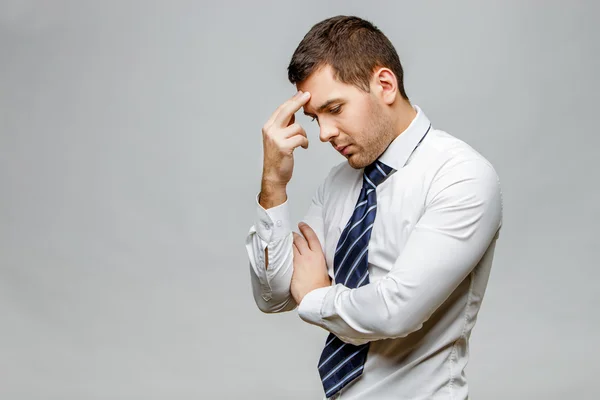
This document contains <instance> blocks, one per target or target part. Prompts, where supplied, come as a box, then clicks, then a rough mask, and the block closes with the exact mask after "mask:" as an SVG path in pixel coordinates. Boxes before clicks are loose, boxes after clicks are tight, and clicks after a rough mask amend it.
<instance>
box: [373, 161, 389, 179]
mask: <svg viewBox="0 0 600 400" xmlns="http://www.w3.org/2000/svg"><path fill="white" fill-rule="evenodd" d="M375 166H376V167H377V169H378V170H379V171H380V172H381V175H383V177H384V178H387V174H386V173H385V172H384V171H383V170H382V169H381V167H380V166H379V163H376V164H375Z"/></svg>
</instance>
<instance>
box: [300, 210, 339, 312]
mask: <svg viewBox="0 0 600 400" xmlns="http://www.w3.org/2000/svg"><path fill="white" fill-rule="evenodd" d="M298 227H299V228H300V232H302V235H299V234H298V233H296V232H292V233H293V234H294V243H293V246H292V247H293V248H294V273H293V275H292V282H291V285H290V292H291V293H292V297H294V300H296V304H300V302H301V301H302V299H303V298H304V296H306V294H307V293H308V292H311V291H312V290H314V289H318V288H322V287H326V286H331V279H330V278H329V274H328V273H327V262H326V261H325V255H324V254H323V250H322V248H321V242H320V241H319V238H318V237H317V234H316V233H315V231H313V229H312V228H311V227H310V226H308V225H307V224H305V223H303V222H301V223H299V224H298Z"/></svg>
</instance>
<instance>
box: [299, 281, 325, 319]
mask: <svg viewBox="0 0 600 400" xmlns="http://www.w3.org/2000/svg"><path fill="white" fill-rule="evenodd" d="M331 288H332V286H326V287H322V288H318V289H315V290H312V291H310V292H308V293H307V294H306V295H305V296H304V298H303V299H302V301H301V302H300V304H299V305H298V315H299V316H300V318H302V320H303V321H304V322H308V323H309V324H313V325H319V326H322V325H323V318H322V317H321V308H322V307H323V301H324V299H325V296H327V293H328V292H329V290H330V289H331Z"/></svg>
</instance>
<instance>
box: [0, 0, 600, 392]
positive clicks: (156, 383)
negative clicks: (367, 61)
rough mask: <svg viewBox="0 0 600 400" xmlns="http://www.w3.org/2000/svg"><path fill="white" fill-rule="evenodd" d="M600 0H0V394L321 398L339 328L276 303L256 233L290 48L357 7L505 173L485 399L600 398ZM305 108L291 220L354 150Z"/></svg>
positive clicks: (428, 108) (480, 346)
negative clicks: (267, 297) (252, 243)
mask: <svg viewBox="0 0 600 400" xmlns="http://www.w3.org/2000/svg"><path fill="white" fill-rule="evenodd" d="M598 4H599V3H598V2H595V1H587V2H586V1H574V0H571V1H518V0H513V1H508V0H502V1H488V2H481V1H452V2H441V1H410V2H409V1H387V2H383V1H372V2H366V1H315V0H305V1H301V2H300V1H294V2H292V1H273V2H265V1H251V2H250V1H248V2H246V1H241V0H238V1H220V2H216V1H215V2H203V1H141V0H138V1H123V0H121V1H74V0H73V1H65V0H53V1H44V0H35V1H34V0H30V1H20V0H1V1H0V193H1V196H0V398H1V399H7V400H8V399H10V400H30V399H31V400H33V399H43V400H54V399H56V400H58V399H60V400H87V399H90V400H91V399H128V400H129V399H131V400H133V399H144V400H146V399H149V400H151V399H320V398H321V396H322V388H321V386H320V382H319V378H318V374H317V371H316V363H317V361H318V357H319V354H320V351H321V348H322V345H323V341H324V339H325V337H326V334H327V333H326V332H325V331H324V330H321V329H320V328H317V327H314V326H311V325H308V324H306V323H303V322H302V321H301V320H300V319H299V317H298V315H297V312H296V311H292V312H290V313H286V314H279V315H265V314H262V313H261V312H260V311H259V310H258V308H257V307H256V306H255V304H254V301H253V299H252V295H251V289H250V281H249V266H248V259H247V254H246V250H245V247H244V242H245V238H246V235H247V233H248V230H249V229H250V226H251V225H252V223H253V221H254V215H255V214H254V211H255V197H256V194H257V193H258V191H259V188H260V175H261V172H262V143H261V128H262V125H263V123H264V122H265V121H266V120H267V119H268V117H269V115H270V114H271V113H272V112H273V111H274V110H275V108H276V107H277V106H278V105H279V104H280V103H281V102H283V101H285V100H286V99H287V98H288V97H290V96H291V95H293V93H294V91H295V88H294V87H293V86H292V85H291V84H289V82H288V81H287V71H286V68H287V65H288V62H289V60H290V57H291V55H292V53H293V51H294V49H295V48H296V46H297V44H298V43H299V42H300V40H301V39H302V37H303V36H304V34H305V33H306V32H307V31H308V30H309V29H310V28H311V26H313V25H314V24H315V23H317V22H319V21H321V20H323V19H325V18H328V17H331V16H334V15H339V14H345V15H358V16H360V17H363V18H366V19H368V20H370V21H372V22H373V23H375V25H377V26H378V27H379V28H380V29H382V30H383V32H384V33H385V34H386V35H387V36H388V37H389V38H390V40H391V41H392V42H393V43H394V45H395V46H396V49H397V51H398V53H399V54H400V57H401V60H402V62H403V65H404V68H405V86H406V89H407V92H408V95H409V96H410V98H411V100H412V101H413V103H415V104H418V105H419V106H420V107H421V108H422V109H423V110H424V112H425V113H426V115H427V116H428V117H429V118H430V119H431V121H432V122H433V124H434V126H435V127H436V128H438V129H443V130H446V131H447V132H449V133H451V134H453V135H454V136H456V137H458V138H460V139H463V140H465V141H466V142H467V143H469V144H471V145H472V146H473V147H475V148H476V149H477V150H478V151H479V152H481V153H482V154H483V155H484V156H485V157H486V158H488V159H489V160H490V161H491V162H492V163H493V165H494V166H495V168H496V170H497V171H498V174H499V176H500V179H501V183H502V189H503V193H504V202H505V203H504V206H505V208H504V227H503V229H502V232H501V235H500V239H499V242H498V246H497V250H496V259H495V263H494V267H493V269H492V274H491V278H490V281H489V286H488V291H487V295H486V298H485V299H484V303H483V307H482V309H481V312H480V315H479V320H478V323H477V325H476V326H475V329H474V331H473V336H472V340H471V358H470V362H469V365H468V369H467V376H468V379H469V383H470V387H471V397H472V398H473V399H544V400H551V399H567V398H572V399H581V400H584V399H597V398H599V397H600V389H598V384H597V382H598V378H597V376H596V375H597V373H598V371H599V369H598V362H597V360H598V359H599V358H600V345H598V343H597V338H598V337H599V336H600V327H599V321H600V318H599V315H598V304H599V301H598V292H599V289H600V285H599V281H598V280H599V278H600V271H599V267H600V265H599V262H598V248H599V246H598V235H597V233H598V229H597V225H598V223H599V222H600V212H599V206H598V204H599V203H600V191H599V189H598V186H599V185H598V184H599V183H600V179H599V178H600V174H599V168H598V159H597V153H598V146H599V145H600V140H599V139H598V130H597V124H596V119H597V116H598V110H597V108H598V105H599V99H598V93H599V92H600V85H599V78H598V71H600V57H599V44H598V43H599V40H598V38H599V37H600V29H599V28H598V15H600V6H599V5H598ZM298 121H300V122H301V123H302V124H304V126H305V127H306V129H307V131H308V135H309V139H310V141H311V143H310V147H309V149H308V150H303V149H299V150H298V151H297V152H296V167H295V172H294V177H293V180H292V182H291V184H290V186H289V190H288V196H289V202H290V210H291V214H292V219H293V222H294V224H295V223H297V222H298V221H299V219H300V218H301V217H302V216H303V215H304V212H305V211H306V209H307V207H308V205H309V202H310V199H311V197H312V194H313V192H314V190H315V189H316V187H317V185H318V183H319V182H320V181H321V179H323V178H324V177H325V175H326V173H327V172H328V171H329V169H330V168H331V166H333V165H334V164H337V163H339V162H341V161H342V158H341V157H340V155H339V154H337V153H336V152H335V150H334V149H333V148H332V147H331V146H330V145H328V144H323V143H321V142H320V141H319V139H318V127H317V125H316V123H311V122H310V121H309V119H308V118H307V117H305V116H303V115H301V113H299V115H298ZM296 229H297V228H296Z"/></svg>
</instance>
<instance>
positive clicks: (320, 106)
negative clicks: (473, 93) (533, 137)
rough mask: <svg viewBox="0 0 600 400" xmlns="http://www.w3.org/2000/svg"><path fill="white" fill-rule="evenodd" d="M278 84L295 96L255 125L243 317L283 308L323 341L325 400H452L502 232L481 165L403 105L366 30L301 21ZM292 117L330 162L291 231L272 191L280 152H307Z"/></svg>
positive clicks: (491, 179) (281, 200)
mask: <svg viewBox="0 0 600 400" xmlns="http://www.w3.org/2000/svg"><path fill="white" fill-rule="evenodd" d="M288 75H289V79H290V81H291V82H292V84H295V85H296V87H297V89H298V93H297V94H296V95H294V96H293V97H292V98H291V99H289V100H288V101H286V102H285V103H283V104H282V105H281V106H280V107H279V108H278V109H277V110H276V111H275V112H274V113H273V115H272V116H271V118H270V119H269V120H268V121H267V122H266V124H265V125H264V127H263V130H262V131H263V145H264V167H263V175H262V186H261V191H260V193H259V195H258V196H257V216H256V220H255V223H254V225H253V226H252V227H251V229H250V232H249V235H248V237H247V240H246V249H247V252H248V256H249V259H250V271H251V281H252V289H253V294H254V298H255V301H256V303H257V305H258V307H259V308H260V309H261V310H262V311H264V312H268V313H271V312H282V311H289V310H293V309H295V308H296V307H297V308H298V313H299V315H300V317H301V318H302V319H303V320H304V321H306V322H308V323H310V324H314V325H317V326H320V327H322V328H323V329H325V330H327V331H329V332H330V334H329V336H328V338H327V340H326V342H325V343H324V346H323V349H321V350H320V351H321V356H320V359H319V363H318V373H319V375H320V377H321V381H322V383H323V389H324V392H325V397H326V398H342V399H345V400H351V399H412V400H416V399H466V398H467V397H468V386H467V380H466V377H465V374H464V368H465V365H466V363H467V357H468V340H469V337H470V333H471V330H472V329H473V326H474V324H475V320H476V317H477V313H478V311H479V308H480V305H481V301H482V298H483V295H484V292H485V288H486V285H487V280H488V276H489V273H490V268H491V263H492V258H493V253H494V246H495V243H496V239H497V237H498V236H497V235H498V233H499V230H500V227H501V224H502V195H501V190H500V186H499V181H498V177H497V174H496V172H495V171H494V168H493V167H492V165H491V164H490V163H489V162H488V161H487V160H486V159H485V158H484V157H483V156H481V155H480V154H479V153H477V152H476V151H475V150H474V149H472V148H471V147H470V146H468V145H467V144H465V143H464V142H462V141H461V140H459V139H457V138H455V137H453V136H451V135H450V134H448V133H446V132H444V131H442V130H439V129H436V128H434V127H433V126H432V125H431V123H430V121H429V119H428V118H427V117H426V116H425V114H424V113H423V111H422V110H421V109H420V108H419V107H418V106H416V105H412V104H411V103H410V101H409V99H408V97H407V95H406V93H405V91H404V87H403V70H402V66H401V64H400V60H399V58H398V55H397V53H396V51H395V50H394V47H393V46H392V44H391V43H390V42H389V40H388V39H387V38H386V37H385V36H384V34H383V33H382V32H381V31H380V30H378V29H377V28H376V27H375V26H373V25H372V24H371V23H369V22H367V21H365V20H362V19H360V18H356V17H345V16H338V17H334V18H330V19H327V20H324V21H322V22H320V23H318V24H317V25H315V26H314V27H313V28H312V29H311V30H310V31H309V32H308V34H307V35H306V36H305V37H304V39H303V40H302V41H301V43H300V44H299V46H298V48H297V49H296V51H295V53H294V54H293V57H292V60H291V62H290V65H289V67H288ZM300 108H303V111H304V113H305V114H306V115H309V116H311V117H313V119H314V120H315V121H316V122H317V123H318V124H319V127H320V139H321V141H323V142H329V143H331V145H332V146H333V147H334V148H335V149H336V150H337V151H338V152H339V153H340V154H341V155H342V156H343V157H344V158H345V160H344V162H342V163H340V164H339V165H337V166H335V167H334V168H332V169H331V171H330V172H329V174H328V176H327V177H326V178H325V180H324V181H323V182H322V183H321V184H320V186H319V188H318V190H317V192H316V194H315V195H314V197H313V199H312V203H311V205H310V207H309V209H308V212H307V214H306V216H305V218H304V220H303V222H302V223H300V224H299V230H300V232H301V233H302V235H300V234H298V233H296V232H292V230H291V222H290V218H289V213H288V208H287V195H286V185H287V183H288V182H289V181H290V179H291V177H292V171H293V163H294V161H293V151H294V149H295V148H297V147H303V148H305V149H306V148H308V139H307V137H306V133H305V131H304V129H303V128H302V127H301V126H300V125H299V124H297V123H295V118H294V113H295V112H297V111H298V110H300Z"/></svg>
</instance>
